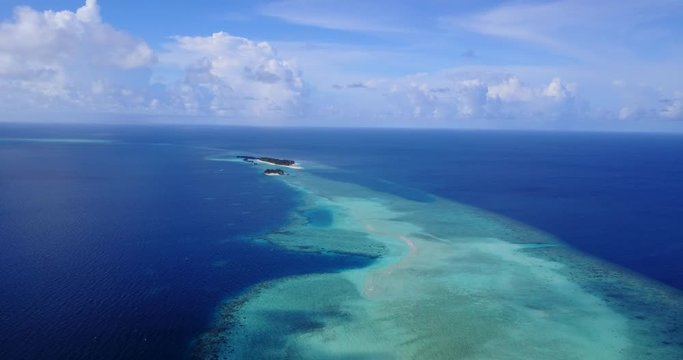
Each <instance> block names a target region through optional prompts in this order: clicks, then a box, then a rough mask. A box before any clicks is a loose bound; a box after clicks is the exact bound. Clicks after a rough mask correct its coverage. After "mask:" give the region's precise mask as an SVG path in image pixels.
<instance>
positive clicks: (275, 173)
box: [263, 169, 287, 176]
mask: <svg viewBox="0 0 683 360" xmlns="http://www.w3.org/2000/svg"><path fill="white" fill-rule="evenodd" d="M263 174H264V175H268V176H283V175H287V173H286V172H284V171H282V170H281V169H266V170H265V171H263Z"/></svg>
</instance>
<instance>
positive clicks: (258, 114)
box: [160, 32, 304, 122]
mask: <svg viewBox="0 0 683 360" xmlns="http://www.w3.org/2000/svg"><path fill="white" fill-rule="evenodd" d="M160 58H161V61H162V63H165V64H168V65H171V66H177V67H183V68H185V69H186V71H185V75H184V79H182V81H181V82H180V83H179V84H170V86H171V88H172V90H171V91H172V93H174V94H175V98H176V100H178V101H179V103H178V105H180V106H181V107H182V110H184V111H186V112H189V113H197V114H212V115H218V116H227V117H231V118H233V119H235V118H237V119H243V118H247V119H255V120H256V119H259V120H263V121H267V122H270V121H273V120H277V119H278V118H280V119H281V118H286V117H288V116H290V115H292V113H294V112H296V111H297V108H298V107H299V106H300V103H301V98H302V96H303V93H304V81H303V78H302V76H301V73H300V72H299V70H298V69H297V68H296V66H294V64H292V63H290V62H288V61H286V60H283V59H280V58H279V57H278V56H277V54H276V52H275V50H273V48H272V47H271V46H270V45H269V44H268V43H266V42H259V43H257V42H254V41H251V40H248V39H245V38H242V37H236V36H232V35H229V34H227V33H223V32H220V33H215V34H213V35H211V36H206V37H190V36H179V37H176V38H175V41H174V42H173V43H172V44H170V45H168V46H167V52H166V53H164V54H161V57H160Z"/></svg>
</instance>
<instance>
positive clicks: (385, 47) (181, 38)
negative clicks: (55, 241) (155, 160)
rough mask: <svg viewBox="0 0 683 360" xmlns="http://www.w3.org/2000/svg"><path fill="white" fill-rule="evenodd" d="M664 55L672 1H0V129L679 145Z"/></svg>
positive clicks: (675, 78)
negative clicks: (108, 125) (572, 136)
mask: <svg viewBox="0 0 683 360" xmlns="http://www.w3.org/2000/svg"><path fill="white" fill-rule="evenodd" d="M681 38H683V2H681V1H678V0H675V1H672V0H652V1H633V0H625V1H611V0H607V1H600V2H596V1H585V0H570V1H512V2H509V1H508V2H501V1H470V0H467V1H457V2H456V1H446V0H432V1H401V2H397V1H358V0H348V1H343V2H341V1H332V0H278V1H242V0H240V1H229V2H226V1H209V0H195V1H192V2H168V1H145V2H138V1H136V2H133V1H128V0H118V1H107V0H99V1H94V0H88V1H84V0H82V1H75V0H51V1H45V0H40V1H30V2H24V3H16V2H12V1H4V0H3V1H0V114H4V115H3V116H2V117H3V120H7V121H36V120H44V121H66V120H74V121H125V119H133V118H135V119H136V120H135V121H150V122H163V121H172V122H187V123H223V124H249V125H266V126H268V125H284V126H286V125H315V126H392V127H453V128H530V129H579V130H595V129H606V130H653V131H680V130H681V129H683V65H682V64H683V42H681V41H680V39H681ZM117 119H124V120H117Z"/></svg>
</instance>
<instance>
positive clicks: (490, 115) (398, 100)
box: [388, 73, 577, 125]
mask: <svg viewBox="0 0 683 360" xmlns="http://www.w3.org/2000/svg"><path fill="white" fill-rule="evenodd" d="M444 78H446V79H448V80H446V81H444V80H443V79H444ZM388 91H389V93H390V94H391V98H392V99H394V103H395V104H396V106H398V107H400V108H401V109H403V110H402V112H403V115H404V116H409V117H412V118H414V119H419V120H422V121H428V120H438V121H441V122H442V125H448V124H450V125H457V123H458V122H462V121H473V120H482V119H484V120H490V119H511V120H525V121H526V120H529V119H539V120H538V121H555V120H559V119H562V118H563V117H565V116H567V115H569V114H570V113H571V114H574V111H575V110H576V96H577V94H576V87H575V86H574V85H573V84H565V83H564V82H563V81H562V80H561V79H559V78H554V79H551V80H550V81H549V82H548V83H547V84H535V85H528V84H525V83H524V82H523V81H522V80H521V79H520V78H518V77H517V76H513V75H505V74H485V73H481V74H465V73H463V74H450V75H444V74H439V75H427V74H422V75H420V76H417V77H411V78H408V79H397V80H396V81H395V82H394V83H393V84H392V85H391V87H390V88H389V90H388Z"/></svg>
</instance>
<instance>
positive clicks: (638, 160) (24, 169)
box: [0, 125, 683, 359]
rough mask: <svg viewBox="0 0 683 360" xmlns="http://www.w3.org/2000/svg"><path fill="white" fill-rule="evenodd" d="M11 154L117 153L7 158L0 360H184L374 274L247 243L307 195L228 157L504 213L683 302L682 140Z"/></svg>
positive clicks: (191, 144)
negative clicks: (214, 337) (282, 307)
mask: <svg viewBox="0 0 683 360" xmlns="http://www.w3.org/2000/svg"><path fill="white" fill-rule="evenodd" d="M0 138H97V139H106V140H112V141H113V142H112V143H110V144H64V143H59V144H58V143H35V142H19V141H4V142H2V141H0V358H2V359H46V358H50V359H66V358H69V359H174V358H183V357H184V356H187V354H188V353H189V351H190V348H191V340H192V339H193V338H194V337H195V336H197V335H199V334H200V333H201V332H202V331H203V330H205V329H206V328H207V327H208V326H210V322H211V319H212V314H213V312H214V310H215V309H216V307H217V306H218V305H219V304H220V302H221V300H223V299H224V298H225V297H227V296H230V295H234V294H237V293H239V292H240V291H242V290H244V289H246V288H247V287H249V286H251V285H254V284H256V283H258V282H260V281H263V280H266V279H273V278H277V277H281V276H286V275H290V274H301V273H308V272H321V271H334V270H336V269H340V268H344V267H353V266H362V265H363V264H365V263H367V262H368V261H370V260H369V259H361V258H354V257H346V256H332V255H313V254H297V253H292V252H286V251H283V250H281V249H278V248H276V247H274V246H271V245H268V244H263V243H261V242H254V241H251V240H250V239H251V238H253V237H258V234H260V233H263V232H266V231H269V230H273V229H276V228H277V227H278V226H280V225H281V224H283V223H284V222H285V221H286V218H287V212H288V211H290V210H291V209H292V208H293V207H294V206H296V204H297V196H296V194H295V193H293V192H292V191H291V190H289V189H288V188H287V187H285V186H283V185H282V184H280V183H279V182H278V181H277V180H276V179H273V178H267V177H263V176H261V175H260V174H258V173H257V172H255V171H253V169H250V168H249V167H247V166H244V165H242V164H237V163H224V162H212V161H206V160H204V158H205V157H206V156H208V155H215V154H217V153H220V150H218V149H232V150H237V151H244V152H248V153H252V154H263V155H272V156H279V157H289V158H295V159H301V160H303V161H304V162H305V161H307V160H313V161H319V162H322V163H325V164H328V165H332V166H335V167H336V168H337V169H338V170H335V171H319V174H320V175H322V176H327V177H331V178H335V179H340V180H345V181H352V182H356V183H360V184H363V185H365V186H369V187H372V188H374V189H376V190H380V191H386V192H391V193H394V194H397V195H400V196H404V197H406V198H410V199H414V200H417V201H424V202H425V203H428V202H429V201H430V200H431V198H432V197H431V195H430V193H431V194H436V195H439V196H443V197H447V198H450V199H453V200H456V201H459V202H463V203H467V204H470V205H474V206H477V207H481V208H484V209H487V210H491V211H493V212H496V213H499V214H502V215H505V216H508V217H510V218H513V219H515V220H518V221H521V222H524V223H526V224H529V225H531V226H534V227H537V228H540V229H542V230H545V231H547V232H549V233H551V234H553V235H555V236H557V237H559V238H560V239H561V240H562V241H564V242H566V243H569V244H571V245H573V246H575V247H576V248H578V249H580V250H582V251H584V252H587V253H589V254H591V255H593V256H596V257H600V258H603V259H605V260H607V261H610V262H613V263H615V264H618V265H620V266H623V267H626V268H628V269H631V270H633V271H635V272H638V273H640V274H643V275H644V276H648V277H650V278H653V279H656V280H658V281H662V282H664V283H667V284H669V285H671V286H675V287H678V288H679V289H683V264H682V263H681V262H680V261H679V259H681V258H682V257H683V227H681V225H680V221H681V219H683V206H681V205H682V204H683V137H682V136H679V135H656V134H607V133H603V134H592V133H525V132H477V131H437V130H429V131H427V130H424V131H410V130H341V129H325V130H323V129H251V128H207V127H156V126H137V127H112V126H88V127H86V126H46V125H41V126H37V125H36V126H25V125H22V126H19V125H0ZM212 148H215V150H213V149H212ZM307 215H308V216H309V217H310V218H311V219H312V222H313V225H319V226H325V224H327V223H328V222H329V221H330V219H329V218H328V215H329V214H325V213H324V212H312V213H310V214H307Z"/></svg>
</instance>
